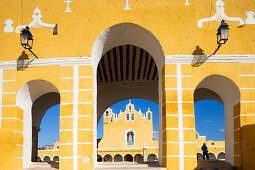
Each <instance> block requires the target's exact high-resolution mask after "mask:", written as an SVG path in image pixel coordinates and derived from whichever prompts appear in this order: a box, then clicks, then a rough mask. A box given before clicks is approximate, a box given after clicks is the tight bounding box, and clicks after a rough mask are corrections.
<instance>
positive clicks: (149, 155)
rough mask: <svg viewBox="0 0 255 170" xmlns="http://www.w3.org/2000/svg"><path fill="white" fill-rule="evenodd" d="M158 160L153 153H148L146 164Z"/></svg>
mask: <svg viewBox="0 0 255 170" xmlns="http://www.w3.org/2000/svg"><path fill="white" fill-rule="evenodd" d="M157 160H158V157H157V155H156V154H155V153H150V154H148V155H147V162H155V161H157Z"/></svg>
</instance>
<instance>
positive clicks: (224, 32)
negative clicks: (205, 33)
mask: <svg viewBox="0 0 255 170" xmlns="http://www.w3.org/2000/svg"><path fill="white" fill-rule="evenodd" d="M228 32H229V31H228V29H226V28H225V29H222V30H221V32H220V34H221V40H225V41H226V40H228Z"/></svg>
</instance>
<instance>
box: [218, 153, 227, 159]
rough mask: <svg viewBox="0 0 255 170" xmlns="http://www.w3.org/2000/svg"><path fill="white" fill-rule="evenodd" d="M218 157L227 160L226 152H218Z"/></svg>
mask: <svg viewBox="0 0 255 170" xmlns="http://www.w3.org/2000/svg"><path fill="white" fill-rule="evenodd" d="M217 159H218V160H225V153H224V152H220V153H218V156H217Z"/></svg>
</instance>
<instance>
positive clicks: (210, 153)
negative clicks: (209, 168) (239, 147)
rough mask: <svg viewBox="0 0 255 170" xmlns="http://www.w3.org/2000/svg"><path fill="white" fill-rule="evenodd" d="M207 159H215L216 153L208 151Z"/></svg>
mask: <svg viewBox="0 0 255 170" xmlns="http://www.w3.org/2000/svg"><path fill="white" fill-rule="evenodd" d="M208 155H209V160H216V155H215V153H213V152H208Z"/></svg>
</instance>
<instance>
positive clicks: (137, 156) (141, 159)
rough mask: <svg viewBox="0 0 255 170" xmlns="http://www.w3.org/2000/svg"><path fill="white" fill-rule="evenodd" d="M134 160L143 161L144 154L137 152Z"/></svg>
mask: <svg viewBox="0 0 255 170" xmlns="http://www.w3.org/2000/svg"><path fill="white" fill-rule="evenodd" d="M134 161H135V162H137V163H142V162H143V161H144V158H143V155H141V154H136V155H135V157H134Z"/></svg>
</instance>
